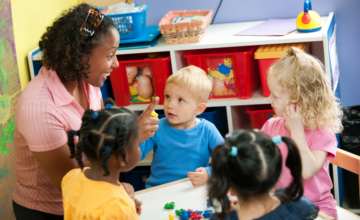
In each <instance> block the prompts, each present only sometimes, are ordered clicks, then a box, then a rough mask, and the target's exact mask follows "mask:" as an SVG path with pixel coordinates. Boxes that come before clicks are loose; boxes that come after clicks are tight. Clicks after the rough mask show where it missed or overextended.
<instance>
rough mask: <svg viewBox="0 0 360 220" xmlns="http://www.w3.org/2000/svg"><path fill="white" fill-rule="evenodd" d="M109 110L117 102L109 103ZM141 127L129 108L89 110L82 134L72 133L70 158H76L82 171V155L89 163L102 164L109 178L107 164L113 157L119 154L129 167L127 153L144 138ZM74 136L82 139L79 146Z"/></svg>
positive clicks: (82, 125)
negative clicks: (133, 142)
mask: <svg viewBox="0 0 360 220" xmlns="http://www.w3.org/2000/svg"><path fill="white" fill-rule="evenodd" d="M105 104H106V106H109V105H110V106H112V105H113V104H114V101H113V100H112V99H109V98H108V99H106V101H105ZM139 129H140V125H139V122H138V120H137V118H136V117H135V115H134V114H133V113H132V112H131V111H130V110H128V109H126V108H107V109H104V110H100V111H96V112H95V111H93V110H91V109H87V110H86V111H85V113H84V116H83V117H82V124H81V128H80V130H79V131H73V130H70V131H69V132H68V145H69V147H70V153H71V155H70V158H76V160H77V162H78V164H79V167H80V168H81V169H83V168H84V164H83V162H82V152H84V153H85V156H86V157H87V158H88V159H89V160H93V161H95V160H100V161H101V166H102V168H103V169H104V171H105V174H104V176H108V175H109V174H110V171H109V169H108V167H107V162H108V159H109V157H110V155H111V154H112V153H118V154H120V155H121V156H122V158H123V160H124V162H125V163H126V152H127V151H128V150H130V149H131V147H132V145H131V143H132V141H133V140H134V138H137V137H139V135H140V130H139ZM74 135H78V136H79V142H78V144H77V145H76V150H75V144H74Z"/></svg>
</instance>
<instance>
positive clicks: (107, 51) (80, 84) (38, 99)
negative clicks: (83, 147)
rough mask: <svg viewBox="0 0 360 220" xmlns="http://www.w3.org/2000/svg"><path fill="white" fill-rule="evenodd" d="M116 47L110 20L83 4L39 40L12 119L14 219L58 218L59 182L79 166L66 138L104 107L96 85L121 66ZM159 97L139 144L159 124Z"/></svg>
mask: <svg viewBox="0 0 360 220" xmlns="http://www.w3.org/2000/svg"><path fill="white" fill-rule="evenodd" d="M119 41H120V36H119V33H118V31H117V30H116V28H115V26H114V23H113V21H112V20H111V19H110V18H109V17H106V16H103V15H102V14H100V12H99V11H98V10H97V9H94V8H91V7H90V6H89V5H87V4H81V5H79V6H77V7H75V8H73V9H69V10H68V11H64V12H63V13H62V15H61V16H60V17H59V18H58V19H57V20H55V22H54V23H53V25H52V26H50V27H48V28H47V29H46V32H45V33H44V35H43V36H42V38H41V41H40V42H39V46H40V50H41V51H42V53H43V59H42V64H43V67H42V68H41V69H40V71H39V74H38V76H36V77H35V78H34V79H33V80H32V81H31V82H30V83H29V84H28V85H27V86H26V88H25V89H24V91H23V93H22V95H21V97H20V99H19V101H18V104H17V107H16V113H15V132H14V139H15V147H16V152H17V159H16V160H17V161H16V177H17V182H16V186H15V190H14V193H13V207H14V212H15V216H16V218H17V219H18V220H19V219H37V220H39V219H63V204H62V196H61V180H62V178H63V176H64V175H65V174H66V173H67V172H68V171H70V170H71V169H74V168H76V167H77V165H76V161H75V160H74V159H70V158H69V155H70V151H69V147H68V145H67V139H68V137H67V132H68V131H69V130H79V128H80V125H81V117H82V115H83V114H84V111H85V110H86V109H89V108H91V109H93V110H95V111H96V110H99V109H101V108H103V101H102V98H101V92H100V87H101V86H102V85H103V83H104V81H105V80H106V79H107V77H108V76H109V75H110V73H111V72H112V70H113V69H114V68H117V67H118V65H119V64H118V61H117V58H116V50H117V48H118V46H119ZM158 99H159V98H156V99H155V100H154V101H153V102H152V103H151V104H150V105H149V107H148V109H147V110H145V111H144V113H143V114H142V115H141V116H140V117H139V118H138V120H139V122H140V126H141V141H144V140H146V139H148V138H149V137H151V136H152V135H154V132H155V131H156V130H157V129H158V125H157V123H158V121H159V120H158V119H157V118H152V117H151V116H150V115H151V112H152V110H153V109H154V107H155V106H156V104H157V103H158ZM84 162H85V163H86V159H85V161H84ZM125 187H127V188H128V192H129V191H130V195H132V194H133V189H131V187H129V186H125ZM131 191H132V192H131Z"/></svg>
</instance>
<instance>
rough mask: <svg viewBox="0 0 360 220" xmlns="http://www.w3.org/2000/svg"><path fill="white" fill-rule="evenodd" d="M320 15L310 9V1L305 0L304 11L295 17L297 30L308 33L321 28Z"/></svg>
mask: <svg viewBox="0 0 360 220" xmlns="http://www.w3.org/2000/svg"><path fill="white" fill-rule="evenodd" d="M321 26H322V24H321V17H320V15H319V14H318V13H316V12H315V11H312V6H311V1H310V0H305V2H304V11H303V12H301V13H300V14H299V16H298V17H297V19H296V28H297V30H298V31H299V32H304V33H309V32H315V31H318V30H320V29H321Z"/></svg>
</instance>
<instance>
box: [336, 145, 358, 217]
mask: <svg viewBox="0 0 360 220" xmlns="http://www.w3.org/2000/svg"><path fill="white" fill-rule="evenodd" d="M330 163H331V164H333V165H336V166H338V167H341V168H343V169H345V170H348V171H350V172H353V173H355V174H357V175H358V178H359V183H360V156H357V155H355V154H352V153H350V152H347V151H345V150H342V149H339V148H338V149H337V151H336V157H335V158H334V159H333V160H331V161H330ZM359 192H360V189H359ZM359 198H360V194H359ZM336 209H337V210H338V217H339V220H340V219H341V218H340V216H339V211H345V212H348V211H347V210H345V209H343V208H341V207H336ZM348 213H349V212H348ZM351 214H353V215H354V217H355V216H356V217H357V218H356V219H358V218H359V219H360V217H359V216H358V215H355V214H354V213H351Z"/></svg>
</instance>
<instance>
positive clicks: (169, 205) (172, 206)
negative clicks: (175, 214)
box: [164, 202, 175, 209]
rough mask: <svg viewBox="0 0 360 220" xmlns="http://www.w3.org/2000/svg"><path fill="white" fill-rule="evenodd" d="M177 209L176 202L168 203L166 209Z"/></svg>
mask: <svg viewBox="0 0 360 220" xmlns="http://www.w3.org/2000/svg"><path fill="white" fill-rule="evenodd" d="M173 208H175V202H170V203H166V204H165V207H164V209H173Z"/></svg>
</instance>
